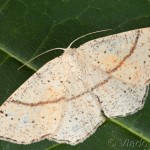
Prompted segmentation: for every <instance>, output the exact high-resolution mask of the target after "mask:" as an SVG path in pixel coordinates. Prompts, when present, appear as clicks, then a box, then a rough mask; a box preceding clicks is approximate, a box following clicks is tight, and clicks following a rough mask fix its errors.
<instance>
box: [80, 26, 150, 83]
mask: <svg viewBox="0 0 150 150" xmlns="http://www.w3.org/2000/svg"><path fill="white" fill-rule="evenodd" d="M79 49H80V50H81V51H82V52H84V53H86V57H87V59H89V60H91V63H93V64H94V65H95V66H99V67H100V68H101V69H102V70H104V71H106V72H107V73H110V74H111V75H113V76H114V77H116V78H118V79H120V80H123V81H124V82H127V83H131V84H135V85H143V84H145V83H147V85H148V84H149V82H148V81H149V79H150V28H149V27H148V28H143V29H137V30H132V31H128V32H123V33H119V34H115V35H111V36H107V37H104V38H98V39H95V40H91V41H89V42H87V43H85V44H83V45H81V46H80V48H79Z"/></svg>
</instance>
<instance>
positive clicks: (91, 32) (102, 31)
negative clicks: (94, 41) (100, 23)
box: [67, 29, 112, 49]
mask: <svg viewBox="0 0 150 150" xmlns="http://www.w3.org/2000/svg"><path fill="white" fill-rule="evenodd" d="M109 30H112V29H106V30H100V31H94V32H90V33H87V34H84V35H82V36H80V37H78V38H76V39H75V40H73V41H72V42H71V43H70V45H69V46H68V48H71V46H72V44H73V43H74V42H76V41H77V40H79V39H81V38H83V37H86V36H88V35H91V34H95V33H99V32H105V31H109ZM68 48H67V49H68Z"/></svg>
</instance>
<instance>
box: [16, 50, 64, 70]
mask: <svg viewBox="0 0 150 150" xmlns="http://www.w3.org/2000/svg"><path fill="white" fill-rule="evenodd" d="M57 49H59V50H63V51H65V50H66V49H65V48H53V49H50V50H47V51H45V52H43V53H41V54H39V55H37V56H35V57H33V58H32V59H30V60H29V61H27V62H26V63H24V64H23V65H22V66H20V67H19V68H18V70H20V69H21V68H23V67H24V66H25V65H27V64H28V63H29V62H31V61H33V60H34V59H36V58H37V57H40V56H42V55H44V54H46V53H49V52H51V51H54V50H57Z"/></svg>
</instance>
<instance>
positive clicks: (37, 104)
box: [8, 30, 140, 107]
mask: <svg viewBox="0 0 150 150" xmlns="http://www.w3.org/2000/svg"><path fill="white" fill-rule="evenodd" d="M137 32H138V33H137V36H136V39H135V42H134V45H133V46H132V48H131V50H130V53H129V54H128V55H126V56H125V57H124V59H123V60H122V61H121V62H120V63H119V64H118V65H117V66H116V67H115V68H114V69H112V70H110V71H108V72H107V73H112V72H114V71H116V70H117V69H118V68H120V67H121V66H122V65H123V63H124V62H125V61H126V59H127V58H129V57H130V56H131V55H132V54H133V53H134V50H135V48H136V45H137V42H138V39H139V35H140V30H138V31H137ZM109 79H111V76H110V77H108V78H107V79H106V80H104V81H103V82H101V83H99V84H96V85H95V86H94V87H92V88H91V90H90V91H93V90H94V89H96V88H97V87H100V86H102V85H104V84H106V83H107V82H108V81H109ZM88 92H89V90H87V91H85V92H83V93H81V94H78V95H77V96H75V97H71V98H70V99H68V101H69V100H74V99H76V98H79V97H80V96H82V95H84V94H86V93H88ZM62 100H65V97H60V98H59V99H56V100H52V101H50V100H47V101H44V102H38V103H24V102H21V101H18V100H12V101H8V102H12V103H15V104H21V105H25V106H31V107H35V106H40V105H46V104H51V103H57V102H59V101H62Z"/></svg>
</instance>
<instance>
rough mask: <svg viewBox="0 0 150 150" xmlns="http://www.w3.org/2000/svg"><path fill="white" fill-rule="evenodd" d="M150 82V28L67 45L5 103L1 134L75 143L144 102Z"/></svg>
mask: <svg viewBox="0 0 150 150" xmlns="http://www.w3.org/2000/svg"><path fill="white" fill-rule="evenodd" d="M149 84H150V27H147V28H142V29H137V30H132V31H128V32H123V33H119V34H116V35H111V36H107V37H103V38H98V39H95V40H91V41H89V42H87V43H85V44H83V45H81V46H80V47H79V48H76V49H75V48H70V46H69V47H68V48H66V49H65V50H64V53H63V55H62V56H60V57H57V58H55V59H53V60H51V61H49V62H48V63H46V64H45V65H44V66H43V67H42V68H40V69H39V70H38V71H37V72H36V73H35V74H34V75H32V76H31V77H30V78H29V79H28V80H27V81H26V82H25V83H23V85H21V86H20V87H19V88H18V89H17V90H16V91H15V92H14V93H13V94H12V95H11V96H10V97H9V98H8V99H7V100H6V101H5V102H4V103H3V104H2V106H1V107H0V139H1V140H5V141H10V142H13V143H18V144H30V143H33V142H37V141H40V140H43V139H48V140H51V141H56V142H58V143H67V144H71V145H76V144H78V143H80V142H83V141H84V140H85V139H87V138H88V137H89V136H90V135H92V134H93V133H94V132H95V131H96V129H97V128H98V127H99V126H100V125H101V124H102V123H103V122H104V121H105V119H106V118H105V117H106V116H107V117H109V118H113V117H117V116H127V115H129V114H133V113H135V112H137V111H138V110H140V109H141V108H142V107H143V106H144V102H145V99H146V97H147V94H148V86H149Z"/></svg>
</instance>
